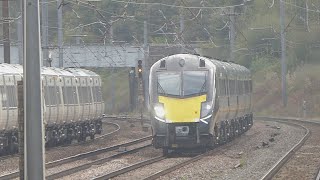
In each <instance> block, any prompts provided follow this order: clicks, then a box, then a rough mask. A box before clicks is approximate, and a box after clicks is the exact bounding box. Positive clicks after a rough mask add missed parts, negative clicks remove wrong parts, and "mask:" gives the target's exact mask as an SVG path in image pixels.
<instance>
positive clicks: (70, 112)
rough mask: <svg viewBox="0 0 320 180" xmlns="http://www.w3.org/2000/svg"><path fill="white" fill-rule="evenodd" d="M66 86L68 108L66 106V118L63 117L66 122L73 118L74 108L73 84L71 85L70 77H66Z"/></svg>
mask: <svg viewBox="0 0 320 180" xmlns="http://www.w3.org/2000/svg"><path fill="white" fill-rule="evenodd" d="M65 85H66V88H67V99H68V108H67V118H66V119H65V121H66V122H70V121H71V120H73V119H74V108H75V105H76V104H75V99H74V97H75V95H74V93H73V85H72V78H71V77H66V84H65Z"/></svg>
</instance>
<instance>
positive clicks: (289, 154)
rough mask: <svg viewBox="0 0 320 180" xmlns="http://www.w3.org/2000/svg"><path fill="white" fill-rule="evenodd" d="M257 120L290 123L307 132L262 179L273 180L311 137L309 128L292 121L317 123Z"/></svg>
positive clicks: (271, 119) (264, 118) (262, 118)
mask: <svg viewBox="0 0 320 180" xmlns="http://www.w3.org/2000/svg"><path fill="white" fill-rule="evenodd" d="M255 118H257V119H261V120H263V121H276V122H284V123H290V124H293V125H296V126H300V127H302V128H303V129H304V130H305V135H304V136H303V137H302V138H301V139H300V141H299V142H298V143H297V144H295V145H294V146H293V147H292V148H291V149H290V150H289V151H288V152H287V153H286V154H285V155H284V156H282V157H281V158H280V159H279V160H278V161H277V163H276V164H274V165H273V167H272V168H270V169H269V170H268V172H267V173H266V174H265V175H264V176H263V177H261V178H260V179H261V180H267V179H272V177H274V176H275V175H276V174H277V172H278V171H279V170H280V169H281V168H282V167H283V166H284V165H285V164H286V162H287V161H288V160H289V159H290V158H291V157H292V156H293V155H294V154H295V153H296V152H297V151H298V150H299V149H300V148H301V147H302V146H303V144H304V143H305V142H306V141H307V139H308V138H309V137H310V135H311V133H310V131H309V129H308V128H306V127H304V126H302V125H300V124H296V123H292V122H290V121H296V122H303V123H315V122H308V121H302V120H297V119H286V118H276V117H272V118H271V117H255ZM316 124H317V125H320V124H319V123H316Z"/></svg>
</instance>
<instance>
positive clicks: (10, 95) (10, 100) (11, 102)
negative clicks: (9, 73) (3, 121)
mask: <svg viewBox="0 0 320 180" xmlns="http://www.w3.org/2000/svg"><path fill="white" fill-rule="evenodd" d="M6 88H7V107H17V105H18V101H17V90H16V87H15V86H6Z"/></svg>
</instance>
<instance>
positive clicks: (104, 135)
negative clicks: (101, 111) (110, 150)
mask: <svg viewBox="0 0 320 180" xmlns="http://www.w3.org/2000/svg"><path fill="white" fill-rule="evenodd" d="M103 123H106V124H111V125H113V126H115V127H116V129H115V130H113V131H111V132H109V133H107V134H103V135H101V136H97V137H95V138H94V139H90V140H87V141H84V142H78V143H73V144H66V145H58V146H55V147H47V148H46V150H54V149H59V148H61V147H71V146H76V145H80V144H81V145H82V144H87V143H91V142H93V141H95V140H98V139H102V138H104V137H106V136H109V135H111V134H113V133H116V132H118V131H119V130H120V129H121V127H120V125H119V124H117V123H113V122H105V121H104V122H103ZM18 156H19V155H18V154H17V153H13V154H9V155H5V156H0V160H6V159H9V158H13V157H18Z"/></svg>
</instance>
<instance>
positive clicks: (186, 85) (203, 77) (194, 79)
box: [182, 71, 207, 96]
mask: <svg viewBox="0 0 320 180" xmlns="http://www.w3.org/2000/svg"><path fill="white" fill-rule="evenodd" d="M206 82H207V72H206V71H184V72H183V83H182V84H183V88H182V90H183V91H182V92H183V94H182V95H183V96H191V95H200V94H203V93H206V92H207V88H206V87H207V83H206Z"/></svg>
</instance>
